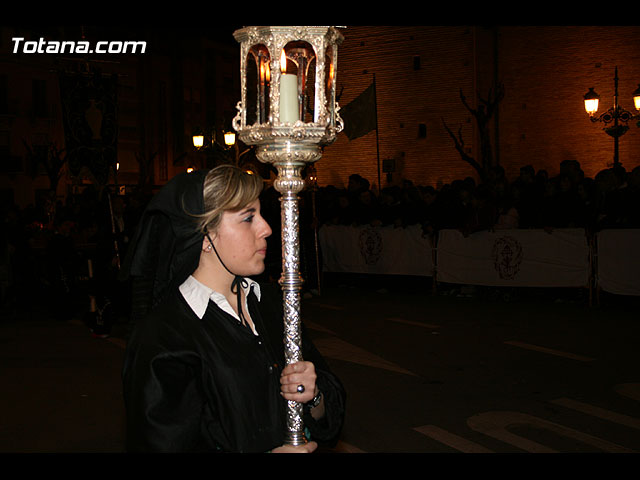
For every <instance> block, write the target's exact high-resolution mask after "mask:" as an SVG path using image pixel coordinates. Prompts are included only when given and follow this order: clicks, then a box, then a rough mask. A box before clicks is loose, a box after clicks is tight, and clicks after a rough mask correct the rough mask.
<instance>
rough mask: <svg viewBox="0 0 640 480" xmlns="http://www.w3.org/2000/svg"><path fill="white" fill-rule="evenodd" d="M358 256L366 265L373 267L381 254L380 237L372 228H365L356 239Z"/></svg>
mask: <svg viewBox="0 0 640 480" xmlns="http://www.w3.org/2000/svg"><path fill="white" fill-rule="evenodd" d="M358 246H359V247H360V254H361V255H362V258H363V259H364V262H365V263H366V264H367V265H375V264H376V263H378V260H379V259H380V254H381V253H382V236H381V235H380V233H378V232H377V231H376V230H374V229H373V228H365V229H364V230H362V232H360V237H359V238H358Z"/></svg>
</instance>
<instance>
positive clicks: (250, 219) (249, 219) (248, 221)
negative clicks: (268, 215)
mask: <svg viewBox="0 0 640 480" xmlns="http://www.w3.org/2000/svg"><path fill="white" fill-rule="evenodd" d="M252 221H253V215H249V216H248V217H246V218H245V219H244V220H243V222H247V223H251V222H252Z"/></svg>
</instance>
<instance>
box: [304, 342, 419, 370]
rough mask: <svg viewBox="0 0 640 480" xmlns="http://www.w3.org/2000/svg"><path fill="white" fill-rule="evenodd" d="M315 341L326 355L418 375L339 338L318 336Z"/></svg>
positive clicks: (317, 346)
mask: <svg viewBox="0 0 640 480" xmlns="http://www.w3.org/2000/svg"><path fill="white" fill-rule="evenodd" d="M313 343H314V344H315V346H316V348H317V349H318V350H319V351H320V353H322V355H323V356H324V357H329V358H335V359H337V360H343V361H347V362H351V363H357V364H360V365H366V366H368V367H375V368H382V369H385V370H391V371H393V372H398V373H403V374H405V375H413V376H416V374H415V373H413V372H410V371H409V370H405V369H404V368H402V367H400V366H398V365H396V364H395V363H392V362H388V361H386V360H385V359H383V358H381V357H378V356H377V355H374V354H372V353H369V352H367V351H366V350H363V349H362V348H359V347H356V346H354V345H351V344H350V343H347V342H345V341H343V340H340V339H338V338H330V337H327V338H318V339H314V341H313Z"/></svg>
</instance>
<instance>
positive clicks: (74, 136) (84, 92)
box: [60, 73, 118, 185]
mask: <svg viewBox="0 0 640 480" xmlns="http://www.w3.org/2000/svg"><path fill="white" fill-rule="evenodd" d="M60 96H61V103H62V109H63V112H62V118H63V122H64V134H65V146H66V159H67V161H68V165H69V170H70V172H71V173H72V174H73V175H78V174H79V173H80V170H81V169H82V167H87V168H88V169H89V170H90V172H91V173H92V174H93V176H94V177H95V179H96V181H97V182H98V183H99V184H101V185H106V184H107V183H108V181H109V173H110V171H111V170H112V169H113V171H114V172H115V168H116V163H117V157H118V155H117V150H118V122H117V104H118V79H117V75H110V76H104V75H102V74H100V73H95V74H92V75H87V74H69V73H63V74H61V75H60Z"/></svg>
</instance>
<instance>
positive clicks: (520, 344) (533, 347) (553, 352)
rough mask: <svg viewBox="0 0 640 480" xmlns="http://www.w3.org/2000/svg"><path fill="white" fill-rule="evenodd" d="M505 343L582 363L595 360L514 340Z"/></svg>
mask: <svg viewBox="0 0 640 480" xmlns="http://www.w3.org/2000/svg"><path fill="white" fill-rule="evenodd" d="M504 343H506V344H507V345H513V346H514V347H520V348H526V349H527V350H534V351H536V352H542V353H548V354H550V355H556V356H558V357H565V358H570V359H572V360H578V361H580V362H593V361H594V360H595V359H594V358H590V357H585V356H582V355H576V354H575V353H569V352H563V351H561V350H554V349H552V348H546V347H540V346H539V345H531V344H529V343H524V342H516V341H514V340H509V341H506V342H504Z"/></svg>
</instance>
